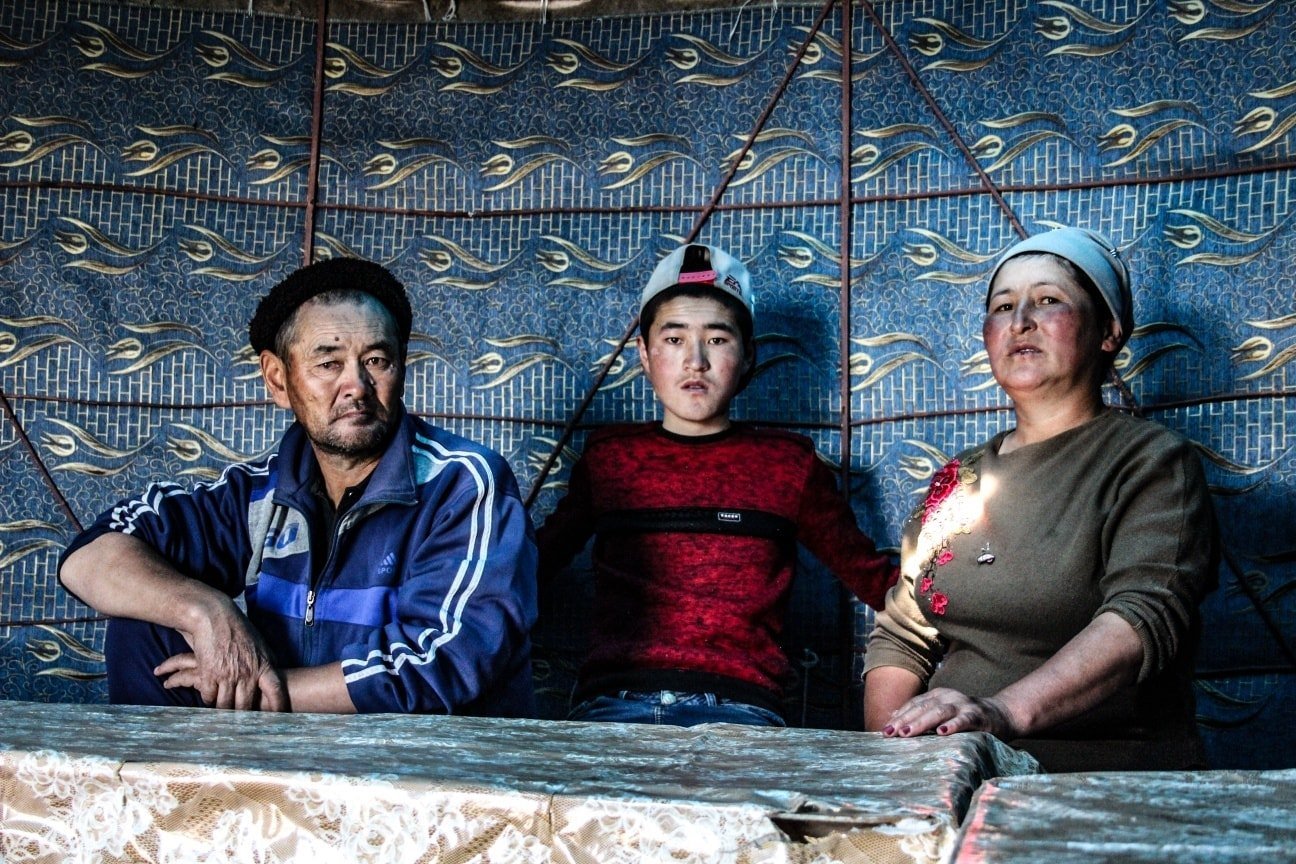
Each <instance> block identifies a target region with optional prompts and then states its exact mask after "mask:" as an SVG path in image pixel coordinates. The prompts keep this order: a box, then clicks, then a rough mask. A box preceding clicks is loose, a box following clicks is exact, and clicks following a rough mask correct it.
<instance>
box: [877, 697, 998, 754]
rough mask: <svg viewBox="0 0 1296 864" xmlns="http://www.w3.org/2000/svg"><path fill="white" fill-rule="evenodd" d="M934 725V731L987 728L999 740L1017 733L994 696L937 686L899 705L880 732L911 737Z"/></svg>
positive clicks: (899, 736) (979, 730)
mask: <svg viewBox="0 0 1296 864" xmlns="http://www.w3.org/2000/svg"><path fill="white" fill-rule="evenodd" d="M933 729H934V730H936V734H937V735H953V734H954V733H955V732H989V733H991V734H992V735H994V736H995V737H996V738H999V739H1000V740H1001V741H1011V740H1012V739H1014V738H1018V737H1020V733H1019V732H1018V730H1017V728H1016V727H1015V726H1014V725H1013V723H1012V720H1011V719H1010V718H1009V715H1008V711H1007V709H1006V708H1005V707H1004V706H1003V704H1002V703H1000V702H999V701H998V700H997V699H994V698H984V699H982V698H975V697H972V696H968V695H965V694H963V693H960V692H959V691H957V690H950V689H949V688H947V687H937V688H936V689H934V690H931V691H929V692H927V693H922V694H920V695H918V696H915V697H914V698H912V699H910V700H909V701H908V702H906V703H904V704H903V705H901V706H900V707H899V708H897V709H896V710H895V711H893V712H892V713H891V716H890V718H888V720H887V723H886V725H884V726H883V727H882V734H883V735H885V736H886V737H888V738H912V737H913V736H915V735H921V734H923V733H924V732H930V731H932V730H933Z"/></svg>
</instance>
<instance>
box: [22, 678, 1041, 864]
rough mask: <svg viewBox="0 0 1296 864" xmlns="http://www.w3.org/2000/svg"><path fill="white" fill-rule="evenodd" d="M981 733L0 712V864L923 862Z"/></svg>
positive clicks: (998, 762)
mask: <svg viewBox="0 0 1296 864" xmlns="http://www.w3.org/2000/svg"><path fill="white" fill-rule="evenodd" d="M1036 770H1038V766H1037V764H1036V763H1035V762H1034V760H1033V759H1031V758H1030V757H1029V756H1026V755H1024V754H1021V753H1018V752H1017V751H1014V750H1011V749H1010V748H1008V747H1005V746H1004V745H1002V744H1000V743H999V742H998V741H997V740H995V739H994V738H992V737H990V736H986V735H981V734H971V735H960V736H954V737H952V738H945V739H937V738H921V739H916V740H909V741H899V740H884V739H882V738H881V737H879V736H877V735H872V734H866V733H851V732H839V731H826V730H813V729H787V730H769V729H753V728H747V727H738V726H728V725H712V726H705V727H695V728H693V729H680V728H674V727H644V726H628V725H619V724H601V723H564V722H551V721H539V720H497V719H480V718H464V717H427V716H398V715H368V716H362V717H338V716H330V715H275V714H257V713H234V712H224V711H188V710H176V709H161V708H125V707H115V706H113V707H110V706H102V705H67V704H37V703H28V702H0V860H3V861H5V862H9V864H20V862H53V861H156V862H172V861H175V862H178V861H199V860H201V861H210V862H216V861H238V862H276V861H287V860H296V861H301V860H310V861H311V862H312V864H326V862H367V861H372V862H383V864H392V862H407V861H408V862H422V861H447V862H481V864H487V862H541V861H545V862H548V861H564V862H599V864H615V862H627V864H629V862H643V861H672V862H689V861H725V862H758V861H759V862H764V861H771V862H775V861H777V862H802V861H804V862H824V864H826V862H831V861H842V862H892V861H895V862H929V861H930V862H935V861H938V860H941V859H942V858H947V857H948V855H949V853H950V852H951V851H952V849H953V841H954V837H955V832H956V830H957V826H958V823H959V821H960V819H961V817H962V815H963V813H964V811H965V810H966V808H967V806H968V802H969V801H970V800H971V798H972V794H973V792H974V791H975V790H976V789H977V787H978V786H979V785H980V784H981V783H982V782H984V781H985V780H987V779H988V778H990V777H993V776H997V775H1011V774H1022V773H1030V772H1033V771H1036Z"/></svg>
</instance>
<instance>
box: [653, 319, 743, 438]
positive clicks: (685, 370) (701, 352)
mask: <svg viewBox="0 0 1296 864" xmlns="http://www.w3.org/2000/svg"><path fill="white" fill-rule="evenodd" d="M741 334H742V331H741V330H740V328H739V326H738V321H737V320H736V319H735V317H734V313H733V312H732V311H731V310H730V309H729V308H728V307H726V306H725V305H724V304H723V303H721V302H720V301H719V300H714V299H712V298H710V297H675V298H673V299H671V300H667V301H666V302H665V303H663V304H662V305H661V307H660V308H659V309H658V310H657V317H656V318H655V319H654V320H653V323H652V327H651V329H650V331H649V332H648V333H647V334H646V335H645V334H640V336H639V339H638V346H639V362H640V364H641V365H642V366H643V369H644V374H645V375H647V376H648V382H649V383H650V384H652V387H653V391H654V392H656V394H657V399H658V400H659V401H660V402H661V404H662V409H663V413H664V416H663V418H662V427H663V428H664V429H666V431H668V432H674V433H675V434H677V435H709V434H711V433H713V432H721V431H723V430H725V429H727V428H728V427H729V403H730V402H732V401H733V397H734V396H736V395H737V394H738V391H739V389H741V382H742V377H743V375H744V373H746V371H747V367H748V366H750V365H751V358H749V357H748V356H747V354H746V351H745V350H744V348H743V343H742V335H741Z"/></svg>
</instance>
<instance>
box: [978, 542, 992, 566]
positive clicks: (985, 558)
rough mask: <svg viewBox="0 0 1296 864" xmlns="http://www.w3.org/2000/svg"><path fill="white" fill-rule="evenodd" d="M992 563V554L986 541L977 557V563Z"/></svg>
mask: <svg viewBox="0 0 1296 864" xmlns="http://www.w3.org/2000/svg"><path fill="white" fill-rule="evenodd" d="M994 561H995V556H994V553H993V552H991V551H990V543H989V542H988V541H987V542H986V544H985V545H984V546H982V547H981V554H980V555H978V556H977V563H978V564H993V563H994Z"/></svg>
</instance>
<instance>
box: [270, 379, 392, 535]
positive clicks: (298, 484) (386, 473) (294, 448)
mask: <svg viewBox="0 0 1296 864" xmlns="http://www.w3.org/2000/svg"><path fill="white" fill-rule="evenodd" d="M417 422H418V421H417V420H415V419H414V418H413V417H412V416H410V414H409V412H407V411H406V410H405V406H404V405H403V404H402V405H401V409H400V419H399V420H398V421H397V424H396V430H395V432H394V433H393V434H392V437H391V441H389V442H388V444H387V449H386V450H385V451H383V455H382V458H381V459H379V460H378V464H377V465H376V466H374V470H373V473H371V474H370V475H369V483H368V485H367V486H366V487H365V491H364V494H363V495H361V496H360V500H359V501H357V502H356V504H355V507H357V508H358V507H364V506H366V505H368V504H414V503H417V501H418V496H417V495H416V494H415V488H414V487H415V484H414V476H415V474H414V454H413V446H414V436H415V432H416V430H415V424H416V423H417ZM275 462H276V468H275V472H276V473H277V474H278V479H277V481H276V483H275V487H276V488H275V493H274V495H275V500H276V501H279V502H282V503H284V504H290V505H292V506H293V507H296V508H298V509H301V510H309V509H311V507H312V505H311V500H312V499H313V498H314V496H313V495H312V494H311V483H312V480H313V479H314V478H315V477H318V476H319V462H318V461H317V460H316V458H315V450H314V448H313V447H311V444H310V439H308V438H307V437H306V430H305V428H304V427H303V426H302V425H301V424H300V423H298V422H297V421H295V420H294V421H293V423H292V425H290V426H289V427H288V429H287V431H285V432H284V435H283V439H282V440H281V441H280V442H279V451H278V453H277V454H276V459H275Z"/></svg>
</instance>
